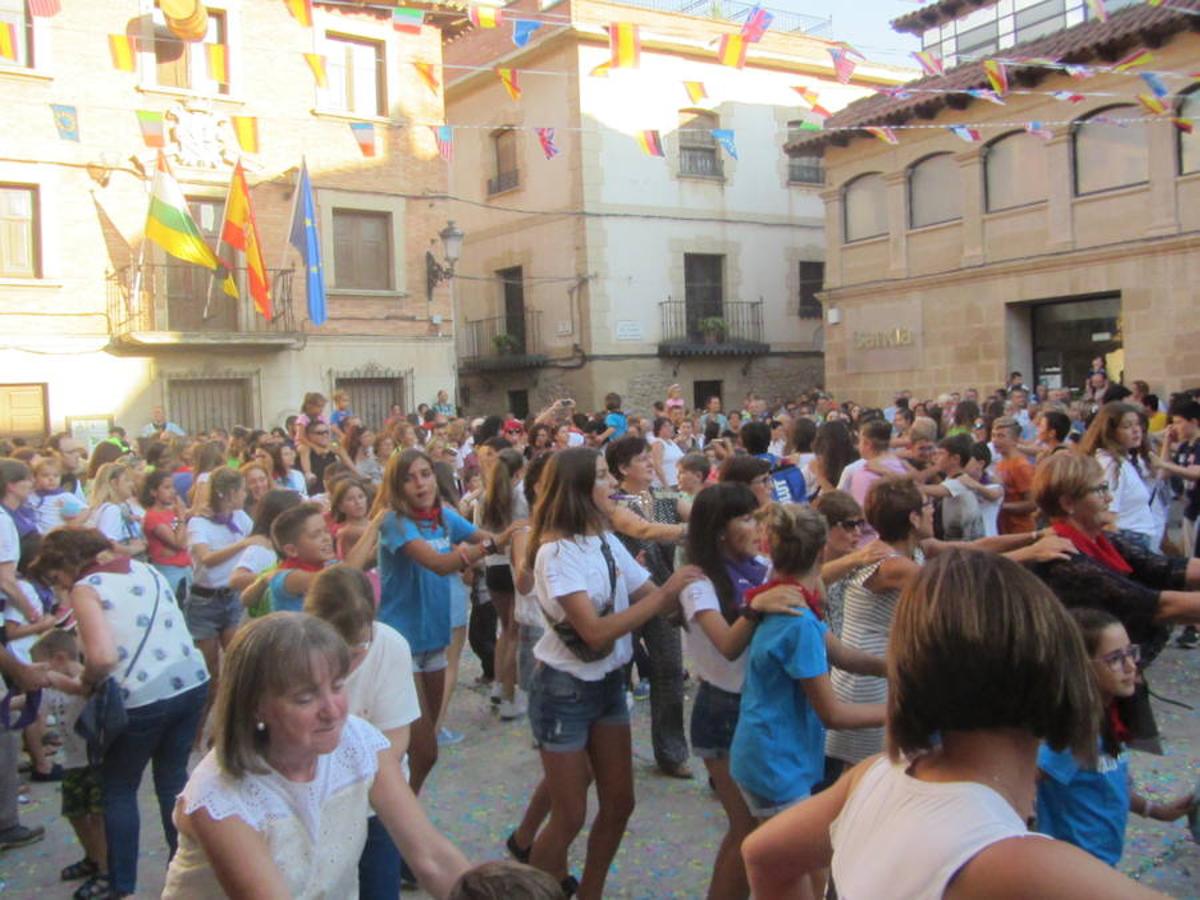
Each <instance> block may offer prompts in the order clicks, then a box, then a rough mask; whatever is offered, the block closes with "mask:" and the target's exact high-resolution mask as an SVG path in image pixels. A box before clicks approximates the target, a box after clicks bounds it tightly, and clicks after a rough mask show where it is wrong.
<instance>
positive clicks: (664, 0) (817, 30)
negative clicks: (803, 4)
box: [620, 0, 833, 35]
mask: <svg viewBox="0 0 1200 900" xmlns="http://www.w3.org/2000/svg"><path fill="white" fill-rule="evenodd" d="M620 2H621V3H622V4H623V5H625V6H639V7H641V8H643V9H653V10H658V11H660V12H675V13H683V14H684V15H689V16H704V17H707V18H710V19H720V20H723V21H726V22H744V21H745V20H746V18H747V16H749V14H750V12H751V10H753V9H754V7H755V4H754V3H744V2H740V0H620ZM771 30H772V31H782V32H795V33H798V34H812V35H817V34H831V33H832V30H833V17H832V16H829V17H823V16H812V15H806V14H804V13H794V12H779V11H776V12H775V19H774V21H773V22H772V23H771Z"/></svg>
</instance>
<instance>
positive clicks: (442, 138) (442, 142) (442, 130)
mask: <svg viewBox="0 0 1200 900" xmlns="http://www.w3.org/2000/svg"><path fill="white" fill-rule="evenodd" d="M429 128H430V130H431V131H433V141H434V143H435V144H437V152H438V156H440V157H441V158H442V159H444V160H445V161H446V162H453V161H454V128H453V127H452V126H450V125H430V126H429Z"/></svg>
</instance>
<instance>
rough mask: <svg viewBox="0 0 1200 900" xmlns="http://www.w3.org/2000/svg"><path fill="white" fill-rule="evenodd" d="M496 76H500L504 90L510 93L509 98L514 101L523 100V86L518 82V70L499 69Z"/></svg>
mask: <svg viewBox="0 0 1200 900" xmlns="http://www.w3.org/2000/svg"><path fill="white" fill-rule="evenodd" d="M496 74H497V75H499V76H500V83H501V84H502V85H504V89H505V90H506V91H508V96H510V97H512V98H513V99H514V100H520V99H521V85H520V83H519V82H518V80H517V70H516V69H509V68H504V67H498V68H497V69H496Z"/></svg>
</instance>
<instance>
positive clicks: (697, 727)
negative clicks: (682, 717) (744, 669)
mask: <svg viewBox="0 0 1200 900" xmlns="http://www.w3.org/2000/svg"><path fill="white" fill-rule="evenodd" d="M741 706H742V695H741V694H731V693H729V691H723V690H721V689H720V688H719V687H713V685H711V684H709V683H708V682H707V681H702V682H700V689H699V690H698V691H696V702H695V703H693V704H692V734H691V738H692V754H693V755H694V756H698V757H700V758H701V759H728V758H729V748H730V746H731V745H732V744H733V732H734V731H735V730H736V729H737V723H738V710H740V709H741Z"/></svg>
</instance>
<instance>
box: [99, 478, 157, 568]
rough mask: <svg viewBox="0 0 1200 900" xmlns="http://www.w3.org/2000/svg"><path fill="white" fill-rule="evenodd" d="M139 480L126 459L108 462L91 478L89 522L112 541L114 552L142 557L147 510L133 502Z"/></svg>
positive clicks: (144, 549) (144, 550)
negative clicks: (125, 462)
mask: <svg viewBox="0 0 1200 900" xmlns="http://www.w3.org/2000/svg"><path fill="white" fill-rule="evenodd" d="M136 491H137V482H136V481H135V479H134V474H133V469H131V468H130V467H129V466H127V465H125V464H124V463H105V464H104V465H102V466H101V467H100V468H99V470H98V471H97V472H96V479H95V481H93V482H92V511H91V513H89V515H88V520H87V524H88V526H89V527H90V528H95V529H96V530H97V531H99V532H100V533H101V534H103V535H104V536H105V537H106V538H108V539H109V540H110V541H111V542H112V549H113V552H114V553H119V554H120V555H122V556H133V557H137V558H141V557H142V556H143V555H144V554H145V553H146V540H145V537H144V536H143V535H142V518H143V517H144V515H145V511H144V510H143V509H142V508H141V507H140V506H139V505H137V504H136V503H135V502H134V499H133V498H134V495H135V493H136Z"/></svg>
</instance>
